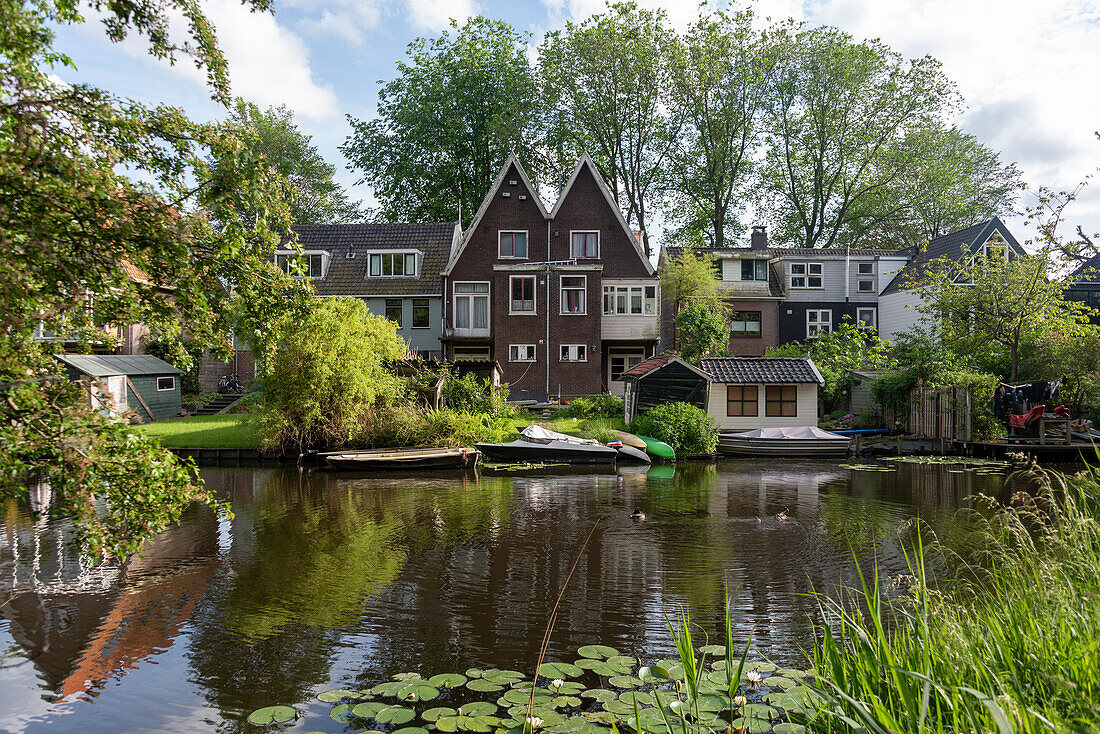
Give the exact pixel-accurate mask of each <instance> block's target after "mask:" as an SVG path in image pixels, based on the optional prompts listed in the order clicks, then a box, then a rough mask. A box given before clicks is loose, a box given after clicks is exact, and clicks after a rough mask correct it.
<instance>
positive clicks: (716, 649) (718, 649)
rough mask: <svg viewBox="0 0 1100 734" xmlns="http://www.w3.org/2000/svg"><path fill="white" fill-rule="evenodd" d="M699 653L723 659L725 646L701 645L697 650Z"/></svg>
mask: <svg viewBox="0 0 1100 734" xmlns="http://www.w3.org/2000/svg"><path fill="white" fill-rule="evenodd" d="M699 652H702V653H706V654H707V655H713V656H717V657H725V655H726V646H725V645H703V646H702V647H700V648H699Z"/></svg>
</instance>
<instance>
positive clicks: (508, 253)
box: [500, 231, 527, 259]
mask: <svg viewBox="0 0 1100 734" xmlns="http://www.w3.org/2000/svg"><path fill="white" fill-rule="evenodd" d="M500 256H501V257H513V258H519V259H524V258H526V257H527V232H526V231H523V232H501V233H500Z"/></svg>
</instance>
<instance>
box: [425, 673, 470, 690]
mask: <svg viewBox="0 0 1100 734" xmlns="http://www.w3.org/2000/svg"><path fill="white" fill-rule="evenodd" d="M465 682H466V676H464V675H461V674H459V673H440V674H439V675H433V676H432V677H431V678H429V679H428V683H429V684H430V685H433V686H435V687H436V688H458V687H459V686H461V685H462V684H463V683H465Z"/></svg>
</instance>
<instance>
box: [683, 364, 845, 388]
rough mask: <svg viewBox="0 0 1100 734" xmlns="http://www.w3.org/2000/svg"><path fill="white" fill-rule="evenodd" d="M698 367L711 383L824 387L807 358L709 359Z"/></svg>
mask: <svg viewBox="0 0 1100 734" xmlns="http://www.w3.org/2000/svg"><path fill="white" fill-rule="evenodd" d="M700 366H701V367H702V368H703V371H704V372H706V373H708V374H709V375H710V377H711V379H712V380H713V381H714V382H744V383H754V382H759V383H780V382H785V383H790V382H816V383H817V384H818V385H824V384H825V380H824V379H823V378H822V377H821V373H820V372H818V371H817V366H816V365H814V362H813V360H812V359H810V358H809V357H708V358H706V359H703V360H702V361H701V363H700Z"/></svg>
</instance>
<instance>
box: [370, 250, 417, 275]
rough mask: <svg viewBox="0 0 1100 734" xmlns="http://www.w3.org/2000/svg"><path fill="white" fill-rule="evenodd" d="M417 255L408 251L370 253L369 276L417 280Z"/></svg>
mask: <svg viewBox="0 0 1100 734" xmlns="http://www.w3.org/2000/svg"><path fill="white" fill-rule="evenodd" d="M416 255H417V253H416V252H408V251H404V252H401V251H395V252H372V253H369V260H370V268H369V269H368V270H367V273H368V275H370V277H374V278H394V277H402V278H415V277H416V275H417V272H416V262H417V257H416Z"/></svg>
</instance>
